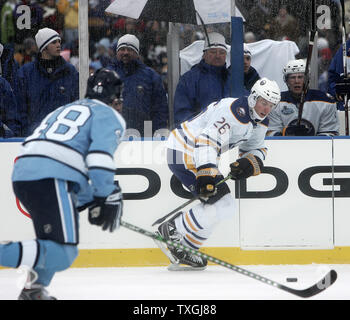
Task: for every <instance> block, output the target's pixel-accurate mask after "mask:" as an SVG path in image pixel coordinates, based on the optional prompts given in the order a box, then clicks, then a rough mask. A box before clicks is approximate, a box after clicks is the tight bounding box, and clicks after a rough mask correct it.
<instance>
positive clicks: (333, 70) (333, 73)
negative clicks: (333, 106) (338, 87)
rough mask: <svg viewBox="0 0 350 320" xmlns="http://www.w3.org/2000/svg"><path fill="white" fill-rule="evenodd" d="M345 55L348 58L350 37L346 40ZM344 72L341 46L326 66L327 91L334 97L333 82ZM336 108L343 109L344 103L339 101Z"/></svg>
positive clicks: (349, 56)
mask: <svg viewBox="0 0 350 320" xmlns="http://www.w3.org/2000/svg"><path fill="white" fill-rule="evenodd" d="M346 55H347V59H349V58H350V39H349V40H347V41H346ZM343 73H344V64H343V46H342V45H341V46H340V48H339V49H338V50H337V52H336V53H335V55H334V57H333V58H332V61H331V64H330V66H329V68H328V93H329V94H331V95H332V96H333V97H335V84H336V83H337V82H338V81H339V80H340V75H341V74H343ZM337 106H338V109H341V110H344V104H343V103H341V102H339V103H338V104H337Z"/></svg>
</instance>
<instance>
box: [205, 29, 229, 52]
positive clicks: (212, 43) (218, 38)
mask: <svg viewBox="0 0 350 320" xmlns="http://www.w3.org/2000/svg"><path fill="white" fill-rule="evenodd" d="M208 38H209V43H208ZM215 48H219V49H224V50H225V51H226V52H227V51H228V50H227V44H226V42H225V37H224V36H223V35H221V34H220V33H217V32H211V33H209V34H208V37H206V38H205V43H204V49H203V51H206V50H208V49H215Z"/></svg>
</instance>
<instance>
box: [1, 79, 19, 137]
mask: <svg viewBox="0 0 350 320" xmlns="http://www.w3.org/2000/svg"><path fill="white" fill-rule="evenodd" d="M18 119H19V111H18V108H17V102H16V99H15V95H14V93H13V90H12V88H11V86H10V84H9V83H8V81H6V79H5V78H3V77H1V76H0V137H1V138H12V137H14V136H20V129H21V126H20V123H19V121H18Z"/></svg>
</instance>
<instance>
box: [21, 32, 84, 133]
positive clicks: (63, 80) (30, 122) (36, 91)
mask: <svg viewBox="0 0 350 320" xmlns="http://www.w3.org/2000/svg"><path fill="white" fill-rule="evenodd" d="M35 41H36V44H37V46H38V50H39V53H38V55H37V57H36V59H35V60H34V61H33V62H30V63H27V64H25V65H23V66H22V67H21V68H20V69H19V71H18V83H19V85H18V88H17V90H16V96H17V100H18V105H19V107H20V108H21V122H22V136H24V137H25V136H28V135H30V134H31V133H32V132H33V130H34V129H35V127H36V126H37V125H38V124H39V123H40V122H41V121H42V120H43V119H44V118H45V116H46V115H48V114H49V113H50V112H52V111H53V110H55V109H56V108H58V107H59V106H61V105H65V104H67V103H69V102H72V101H75V100H77V99H78V98H79V74H78V72H77V71H76V69H75V68H74V66H73V65H71V64H70V63H68V62H66V61H65V60H64V59H63V58H62V57H61V55H60V54H61V37H60V35H59V34H58V33H57V32H56V31H55V30H52V29H50V28H43V29H40V30H39V31H38V33H37V34H36V36H35Z"/></svg>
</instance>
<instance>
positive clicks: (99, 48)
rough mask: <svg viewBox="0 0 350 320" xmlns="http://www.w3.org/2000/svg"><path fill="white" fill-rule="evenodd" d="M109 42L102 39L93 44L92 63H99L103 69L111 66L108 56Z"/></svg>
mask: <svg viewBox="0 0 350 320" xmlns="http://www.w3.org/2000/svg"><path fill="white" fill-rule="evenodd" d="M110 45H111V42H110V40H109V39H108V38H102V39H101V40H100V41H99V42H98V43H96V44H95V47H96V52H95V54H94V57H93V58H94V59H93V60H94V61H99V62H100V63H101V65H102V67H103V68H105V67H107V66H108V65H110V64H111V62H112V59H111V57H110V56H109V54H108V50H109V47H110Z"/></svg>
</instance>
